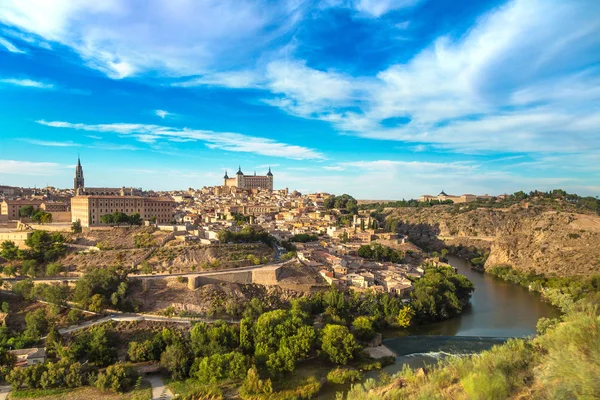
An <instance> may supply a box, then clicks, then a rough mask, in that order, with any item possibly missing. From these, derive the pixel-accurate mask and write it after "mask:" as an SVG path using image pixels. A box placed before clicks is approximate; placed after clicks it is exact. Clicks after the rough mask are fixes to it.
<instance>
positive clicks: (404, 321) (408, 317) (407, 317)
mask: <svg viewBox="0 0 600 400" xmlns="http://www.w3.org/2000/svg"><path fill="white" fill-rule="evenodd" d="M414 316H415V311H414V310H413V309H412V307H411V306H410V305H405V306H404V307H402V309H401V310H400V312H399V313H398V317H397V318H396V323H397V324H398V325H399V326H400V327H402V328H408V327H409V326H410V324H411V323H412V319H413V318H414Z"/></svg>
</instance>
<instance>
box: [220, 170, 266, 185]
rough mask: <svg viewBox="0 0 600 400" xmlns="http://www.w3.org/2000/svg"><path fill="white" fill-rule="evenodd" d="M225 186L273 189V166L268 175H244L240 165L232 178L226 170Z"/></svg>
mask: <svg viewBox="0 0 600 400" xmlns="http://www.w3.org/2000/svg"><path fill="white" fill-rule="evenodd" d="M223 186H235V187H238V188H240V189H265V190H273V173H272V172H271V168H269V172H267V174H266V175H256V172H255V173H254V175H244V173H243V172H242V168H241V167H239V168H238V171H237V172H236V174H235V177H233V178H230V177H229V176H228V175H227V171H225V176H224V177H223Z"/></svg>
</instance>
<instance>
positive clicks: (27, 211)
mask: <svg viewBox="0 0 600 400" xmlns="http://www.w3.org/2000/svg"><path fill="white" fill-rule="evenodd" d="M34 212H35V208H34V207H33V206H23V207H21V208H19V217H26V218H30V217H31V216H32V215H33V214H34Z"/></svg>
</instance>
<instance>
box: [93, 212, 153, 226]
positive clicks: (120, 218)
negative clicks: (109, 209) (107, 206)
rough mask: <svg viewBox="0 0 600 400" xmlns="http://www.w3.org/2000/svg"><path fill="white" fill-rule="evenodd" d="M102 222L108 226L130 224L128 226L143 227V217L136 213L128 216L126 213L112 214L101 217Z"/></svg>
mask: <svg viewBox="0 0 600 400" xmlns="http://www.w3.org/2000/svg"><path fill="white" fill-rule="evenodd" d="M100 222H102V223H103V224H106V225H117V226H119V225H120V224H128V225H142V223H143V221H142V217H140V214H138V213H135V214H132V215H127V214H125V213H122V212H119V211H115V212H114V213H112V214H104V215H102V216H101V217H100Z"/></svg>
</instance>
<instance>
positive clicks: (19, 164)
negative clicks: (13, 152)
mask: <svg viewBox="0 0 600 400" xmlns="http://www.w3.org/2000/svg"><path fill="white" fill-rule="evenodd" d="M63 168H65V166H64V165H61V164H58V163H53V162H35V161H17V160H0V170H1V171H2V173H4V174H7V175H40V176H50V175H55V174H57V173H59V172H60V170H61V169H63Z"/></svg>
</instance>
